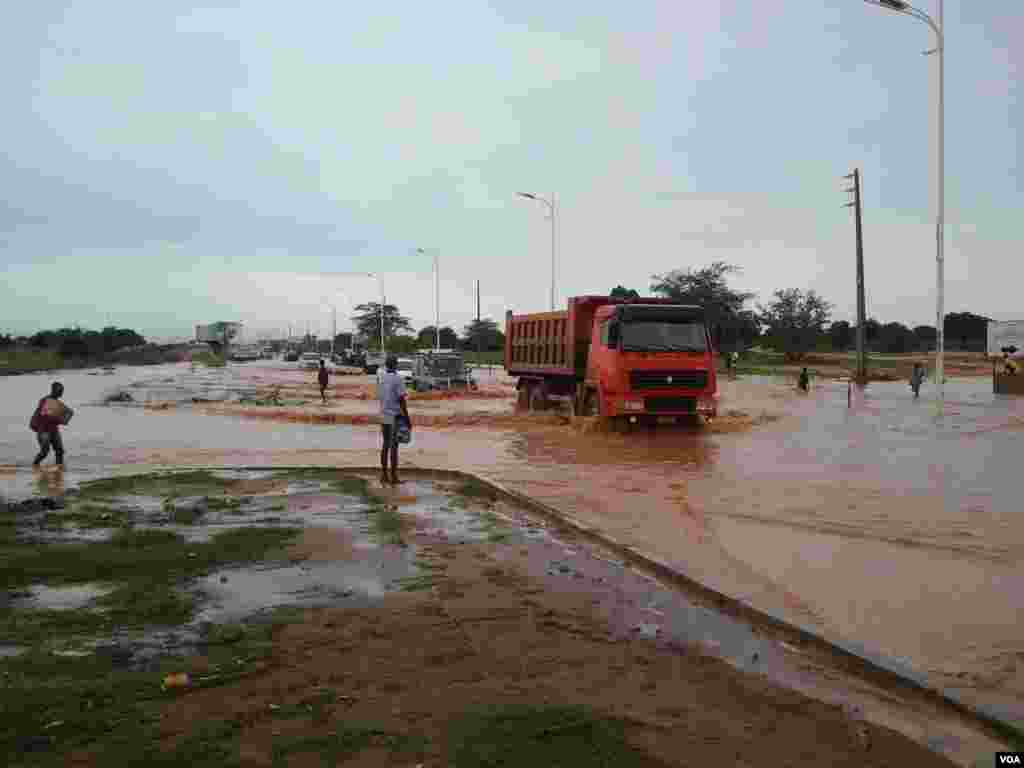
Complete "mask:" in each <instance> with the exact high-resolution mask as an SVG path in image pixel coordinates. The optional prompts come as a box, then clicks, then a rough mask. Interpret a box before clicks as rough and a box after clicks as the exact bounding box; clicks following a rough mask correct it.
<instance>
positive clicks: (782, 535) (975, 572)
mask: <svg viewBox="0 0 1024 768" xmlns="http://www.w3.org/2000/svg"><path fill="white" fill-rule="evenodd" d="M237 368H240V367H237V366H236V367H233V366H229V367H228V369H227V370H226V371H209V372H204V376H207V377H209V378H207V379H206V382H207V383H206V386H207V387H208V389H207V391H213V390H215V389H216V387H217V386H218V382H217V380H216V379H217V377H218V376H222V377H225V378H224V386H223V389H225V390H230V388H231V381H233V380H235V379H237V380H241V381H243V382H244V381H251V380H252V379H253V378H258V377H259V375H260V374H259V373H258V371H257V370H256V369H255V368H253V367H252V366H249V367H248V368H247V369H246V372H245V375H244V376H243V375H242V374H241V373H238V371H237ZM186 375H189V376H191V375H192V374H191V373H190V372H188V369H187V366H185V367H182V366H164V367H161V368H160V369H146V370H144V371H140V370H139V369H135V370H130V369H123V370H119V371H118V372H117V373H116V374H115V375H114V376H89V375H88V374H83V373H75V374H68V375H62V376H61V378H62V380H64V382H65V384H66V386H67V396H66V398H65V399H66V400H67V401H68V402H69V404H71V405H72V406H74V407H76V409H77V412H76V416H75V420H74V421H73V423H72V425H71V427H70V428H69V429H68V430H67V433H66V442H67V445H68V452H69V459H68V462H69V464H68V470H67V472H66V473H64V476H63V477H60V476H58V475H55V474H52V473H42V474H39V475H33V474H32V473H31V471H29V470H28V468H27V466H26V465H27V462H28V460H29V459H30V457H31V454H32V451H33V447H34V443H33V441H32V438H31V434H30V433H28V431H27V421H28V412H29V411H30V409H31V407H32V405H33V404H34V402H35V401H36V400H37V399H38V397H41V396H42V394H45V391H46V389H47V386H48V382H49V380H50V377H49V376H30V377H18V378H14V379H7V380H5V381H4V383H3V386H4V388H5V395H6V396H5V398H3V402H2V403H0V412H2V413H3V415H4V421H5V423H6V425H7V428H6V430H5V432H4V433H2V434H0V464H3V465H5V466H3V467H0V489H2V491H0V492H5V493H7V494H8V495H11V496H19V495H25V494H28V493H33V492H35V493H44V494H51V493H55V492H59V491H60V489H61V488H62V487H67V486H73V485H74V484H75V483H76V482H78V481H79V480H81V479H85V478H91V477H97V476H103V475H106V474H109V473H111V472H116V471H125V470H131V471H138V470H139V469H140V468H141V467H143V466H149V465H173V466H181V465H204V464H205V465H210V464H224V465H232V464H233V465H250V464H251V465H263V464H265V465H271V464H274V463H278V464H337V465H345V464H349V465H372V464H373V463H374V462H375V457H376V449H377V444H378V440H379V436H378V432H377V430H376V429H374V428H372V427H355V428H353V427H346V426H341V425H324V426H314V425H305V424H285V423H266V422H259V421H250V420H243V419H238V418H232V417H224V416H212V415H201V414H198V413H195V412H194V411H192V410H190V409H187V408H185V409H177V410H174V411H170V412H150V411H146V410H143V409H140V408H133V407H122V406H100V405H88V403H99V402H101V400H102V397H103V394H104V392H106V391H109V390H110V389H112V388H114V387H126V386H129V385H131V384H132V383H133V382H134V381H136V380H137V379H139V378H143V379H147V380H154V379H162V380H163V381H162V382H161V386H165V387H166V386H171V385H170V384H169V383H168V380H169V379H170V380H175V381H177V382H181V386H182V387H183V388H184V390H185V391H188V386H187V385H186V383H185V382H184V380H183V379H184V377H185V376H186ZM267 375H268V376H273V375H275V374H274V373H273V372H271V373H268V374H267ZM176 377H177V378H176ZM232 377H234V379H233V378H232ZM244 385H245V384H244V383H243V386H244ZM149 386H153V385H146V386H142V387H136V388H135V389H136V390H142V391H144V390H146V389H147V387H149ZM177 386H178V384H175V385H173V386H172V388H175V387H177ZM162 394H163V393H161V395H162ZM922 395H923V396H922V399H921V400H919V401H914V400H912V399H911V397H910V390H909V387H908V386H907V385H906V383H901V382H893V383H885V384H883V383H879V384H873V385H870V386H869V387H868V389H867V390H866V391H865V392H856V393H855V397H854V398H853V407H851V408H848V407H847V386H846V384H845V383H827V382H816V385H815V386H814V387H813V388H812V391H811V392H810V394H809V395H806V396H798V395H796V394H795V393H794V391H793V389H792V387H791V386H790V385H789V384H788V383H786V382H780V381H778V380H772V379H762V380H754V379H745V380H740V381H739V382H723V401H722V406H723V411H727V410H728V409H730V408H735V409H738V410H742V411H744V412H745V413H747V414H752V415H754V416H757V415H758V414H761V413H771V414H774V415H776V416H780V417H781V418H779V420H778V421H770V422H766V423H762V424H759V425H757V426H756V427H755V428H753V429H746V430H740V431H735V432H728V431H727V432H724V433H720V434H719V433H714V432H688V431H680V430H671V429H658V430H656V431H654V432H653V433H650V432H646V431H639V432H637V433H635V434H631V435H606V434H594V433H588V432H581V431H579V430H576V429H574V428H572V427H567V426H561V427H559V426H551V425H548V424H531V423H530V422H529V421H528V420H524V422H523V427H522V428H519V429H514V430H513V429H502V430H493V429H461V430H444V429H423V430H419V431H418V432H417V433H416V434H415V436H414V441H413V444H412V445H411V446H410V447H409V448H408V449H405V450H404V451H403V454H402V455H403V461H404V462H406V463H407V464H410V465H417V466H437V467H448V468H455V469H465V470H469V471H475V472H480V473H483V474H486V475H487V476H489V477H493V478H494V479H496V480H498V481H500V482H502V483H504V484H506V485H508V486H509V487H512V488H514V489H516V490H519V491H521V492H524V493H527V494H528V495H531V496H533V497H535V498H538V499H540V500H542V501H545V502H547V503H549V504H552V505H553V506H555V507H557V508H558V509H560V510H562V511H564V512H566V513H569V514H572V515H573V516H575V517H577V518H578V519H580V520H582V521H584V522H587V523H590V524H593V525H596V526H597V527H599V528H601V529H602V530H604V531H606V532H607V533H609V534H611V535H613V536H614V537H616V538H617V539H619V540H621V541H623V542H624V543H628V544H630V545H633V546H636V547H638V548H640V549H642V550H644V551H646V552H649V553H651V554H653V555H655V556H658V557H660V558H662V559H664V560H666V561H668V562H670V563H673V564H675V565H677V566H678V567H680V568H681V569H683V570H685V571H687V572H688V573H690V574H692V575H694V576H695V577H698V578H700V579H702V580H703V581H705V582H706V583H708V584H710V585H712V586H714V587H717V588H720V589H722V590H723V591H726V592H729V593H731V594H735V595H739V596H741V597H744V598H745V599H748V600H750V601H751V602H753V603H754V604H755V605H758V606H762V607H765V608H767V609H769V610H773V611H776V612H779V613H782V614H784V615H787V616H790V617H792V618H793V619H794V620H796V621H799V622H801V623H804V624H807V625H810V626H812V627H817V628H819V629H821V630H822V631H823V632H831V633H834V634H835V635H837V636H841V637H843V638H849V639H853V640H855V641H857V642H859V643H860V644H861V645H863V646H864V647H867V648H870V649H873V650H876V651H879V652H882V653H884V654H886V655H889V656H891V657H893V658H896V659H903V660H906V661H908V662H909V663H910V664H912V665H913V666H914V667H915V668H916V669H918V670H921V671H923V672H926V673H928V674H929V676H930V677H931V679H933V680H934V681H935V682H936V683H937V684H938V685H941V686H946V687H949V688H951V689H955V690H956V691H958V692H959V693H960V694H961V695H963V697H964V698H965V699H966V700H968V701H972V702H975V703H977V704H979V705H983V706H987V707H990V708H991V709H993V711H996V712H998V713H999V714H1001V715H1003V716H1004V717H1007V718H1010V719H1015V720H1018V721H1019V720H1022V719H1024V666H1021V664H1024V651H1022V649H1024V630H1022V627H1024V621H1021V619H1022V618H1024V615H1022V606H1021V600H1022V598H1021V595H1022V594H1024V590H1022V589H1021V587H1022V586H1024V584H1022V583H1021V578H1022V577H1021V576H1020V574H1019V568H1018V567H1017V566H1018V564H1019V552H1020V551H1021V548H1020V547H1021V545H1024V518H1022V517H1021V509H1020V503H1019V501H1018V492H1017V483H1016V482H1015V481H1016V478H1017V474H1018V472H1017V464H1018V463H1019V462H1018V460H1017V458H1016V457H1017V456H1019V453H1018V448H1019V446H1018V442H1019V441H1020V440H1022V439H1024V430H1021V429H1020V426H1021V425H1022V424H1024V401H1022V400H1018V399H1013V398H1006V397H998V396H994V395H992V393H991V386H990V382H989V381H988V380H987V379H977V380H953V381H950V382H949V383H948V384H947V398H948V400H949V403H948V404H947V408H946V412H945V414H944V415H943V416H941V417H938V416H936V413H935V410H934V407H933V404H932V403H931V401H930V400H929V399H928V398H929V397H930V395H931V392H930V391H929V390H928V389H927V387H926V389H925V390H923V392H922ZM21 406H23V407H21ZM22 411H24V413H22Z"/></svg>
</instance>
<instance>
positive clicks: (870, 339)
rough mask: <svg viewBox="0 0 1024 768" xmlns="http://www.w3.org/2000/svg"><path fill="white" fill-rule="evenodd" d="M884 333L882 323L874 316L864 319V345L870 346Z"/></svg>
mask: <svg viewBox="0 0 1024 768" xmlns="http://www.w3.org/2000/svg"><path fill="white" fill-rule="evenodd" d="M881 335H882V324H881V323H880V322H878V321H877V320H875V318H873V317H869V318H868V319H867V320H865V321H864V346H865V347H870V346H872V345H873V344H874V343H875V342H876V341H878V339H879V337H880V336H881Z"/></svg>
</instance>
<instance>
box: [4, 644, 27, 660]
mask: <svg viewBox="0 0 1024 768" xmlns="http://www.w3.org/2000/svg"><path fill="white" fill-rule="evenodd" d="M26 651H28V648H26V647H25V646H23V645H0V659H10V658H13V657H15V656H21V655H22V654H23V653H25V652H26Z"/></svg>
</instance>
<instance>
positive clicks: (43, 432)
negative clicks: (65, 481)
mask: <svg viewBox="0 0 1024 768" xmlns="http://www.w3.org/2000/svg"><path fill="white" fill-rule="evenodd" d="M63 394H64V385H63V384H61V383H60V382H59V381H57V382H54V383H53V386H52V387H50V394H49V395H47V396H46V397H44V398H41V399H40V400H39V403H38V404H37V405H36V409H35V411H33V412H32V419H31V420H30V421H29V423H28V426H29V429H31V430H32V431H33V432H35V433H36V440H37V441H38V442H39V453H38V454H36V458H35V460H34V461H33V462H32V466H33V467H38V466H39V465H40V464H41V463H42V461H43V459H45V458H46V457H47V456H48V455H49V453H50V449H51V448H53V453H54V456H55V458H56V459H57V466H58V467H61V468H63V466H64V441H63V440H61V437H60V428H61V426H63V425H64V424H67V423H68V421H69V420H70V418H71V414H72V413H73V411H72V410H71V409H70V408H68V407H67V406H66V405H64V403H62V402H61V400H60V398H61V397H62V396H63Z"/></svg>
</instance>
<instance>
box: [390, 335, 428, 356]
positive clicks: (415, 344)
mask: <svg viewBox="0 0 1024 768" xmlns="http://www.w3.org/2000/svg"><path fill="white" fill-rule="evenodd" d="M419 347H420V343H419V340H418V339H417V338H416V337H415V336H413V335H411V334H405V333H399V334H396V335H394V336H392V337H391V338H390V339H388V352H393V353H394V354H396V355H399V356H408V355H413V354H415V353H416V351H417V350H418V349H419Z"/></svg>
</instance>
